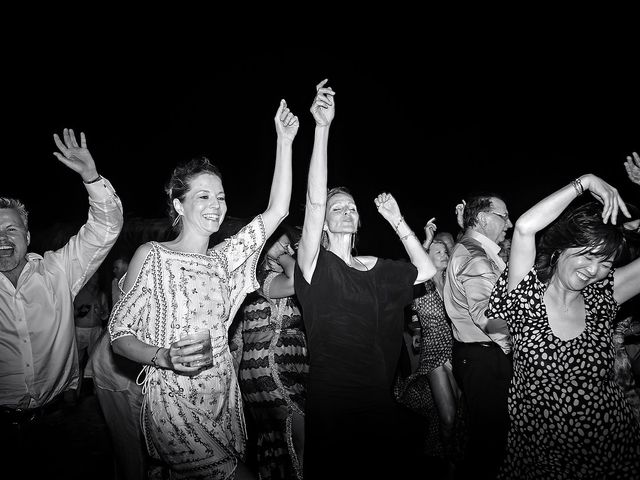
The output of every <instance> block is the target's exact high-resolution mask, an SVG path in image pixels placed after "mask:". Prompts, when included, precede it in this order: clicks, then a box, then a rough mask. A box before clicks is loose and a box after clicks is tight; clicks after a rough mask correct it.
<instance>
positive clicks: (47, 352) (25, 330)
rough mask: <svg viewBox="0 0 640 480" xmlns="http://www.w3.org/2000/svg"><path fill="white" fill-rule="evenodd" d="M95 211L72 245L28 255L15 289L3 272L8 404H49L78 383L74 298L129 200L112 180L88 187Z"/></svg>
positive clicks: (1, 334) (2, 363)
mask: <svg viewBox="0 0 640 480" xmlns="http://www.w3.org/2000/svg"><path fill="white" fill-rule="evenodd" d="M85 187H86V188H87V191H88V192H89V204H90V207H89V217H88V220H87V223H86V224H85V225H83V226H82V227H81V228H80V231H79V232H78V233H77V234H76V235H74V236H73V237H71V239H69V241H68V242H67V244H66V245H65V246H63V247H62V248H60V249H59V250H56V251H47V252H45V254H44V256H41V255H38V254H35V253H28V254H27V256H26V258H27V264H26V265H25V267H24V269H23V270H22V272H21V274H20V277H19V278H18V282H17V286H16V287H14V286H13V284H12V283H11V282H10V281H9V279H8V278H7V277H5V276H4V275H1V274H0V405H4V406H8V407H12V408H16V407H21V408H33V407H38V406H42V405H45V404H46V403H47V402H48V401H50V400H51V399H53V398H54V397H55V396H56V395H58V394H59V393H61V392H62V391H64V390H66V389H68V388H73V387H75V386H76V385H77V381H78V354H77V348H76V339H75V328H74V319H73V299H74V298H75V296H76V295H77V293H78V292H79V291H80V289H81V288H82V286H83V285H84V284H85V283H86V281H87V280H88V279H89V278H90V277H91V275H93V274H94V273H95V271H96V270H97V269H98V267H99V266H100V264H101V263H102V262H103V261H104V259H105V257H106V256H107V254H108V253H109V250H110V249H111V247H113V245H114V244H115V242H116V240H117V238H118V235H119V234H120V230H121V229H122V223H123V216H122V204H121V202H120V199H119V198H118V196H117V195H116V194H115V191H114V189H113V187H112V186H111V184H110V183H109V181H108V180H106V179H104V178H103V179H102V180H100V181H98V182H95V183H92V184H89V185H86V184H85Z"/></svg>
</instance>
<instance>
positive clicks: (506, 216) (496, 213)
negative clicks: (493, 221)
mask: <svg viewBox="0 0 640 480" xmlns="http://www.w3.org/2000/svg"><path fill="white" fill-rule="evenodd" d="M487 213H493V214H494V215H497V216H498V217H500V218H501V219H502V220H503V221H504V222H505V223H506V222H508V221H509V214H508V213H500V212H487Z"/></svg>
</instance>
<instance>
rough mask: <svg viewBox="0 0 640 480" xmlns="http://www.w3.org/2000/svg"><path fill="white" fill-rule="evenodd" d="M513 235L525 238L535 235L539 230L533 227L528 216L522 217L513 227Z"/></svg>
mask: <svg viewBox="0 0 640 480" xmlns="http://www.w3.org/2000/svg"><path fill="white" fill-rule="evenodd" d="M513 233H514V234H518V235H521V236H523V237H526V236H530V235H535V234H536V233H537V230H536V229H535V227H534V226H533V222H530V221H528V219H527V218H526V216H524V215H523V216H522V217H520V218H519V219H518V220H517V221H516V224H515V225H514V226H513Z"/></svg>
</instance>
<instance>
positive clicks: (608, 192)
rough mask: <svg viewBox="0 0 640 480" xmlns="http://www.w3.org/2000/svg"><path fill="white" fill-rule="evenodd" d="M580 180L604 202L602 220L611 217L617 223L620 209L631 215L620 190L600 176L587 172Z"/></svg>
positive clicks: (612, 221) (585, 187)
mask: <svg viewBox="0 0 640 480" xmlns="http://www.w3.org/2000/svg"><path fill="white" fill-rule="evenodd" d="M580 182H581V184H582V186H583V188H584V189H585V190H589V192H591V194H592V195H593V196H594V197H595V198H596V199H598V201H600V202H601V203H602V204H603V208H602V221H603V222H604V223H607V221H608V220H609V219H610V220H611V223H612V224H613V225H615V224H616V221H617V219H618V210H621V211H622V213H624V214H625V215H626V216H627V217H631V214H630V213H629V210H627V206H626V205H625V203H624V201H623V200H622V197H621V196H620V194H619V193H618V190H616V189H615V188H614V187H612V186H611V185H609V184H608V183H607V182H605V181H604V180H602V179H601V178H600V177H596V176H595V175H592V174H587V175H583V176H582V177H580Z"/></svg>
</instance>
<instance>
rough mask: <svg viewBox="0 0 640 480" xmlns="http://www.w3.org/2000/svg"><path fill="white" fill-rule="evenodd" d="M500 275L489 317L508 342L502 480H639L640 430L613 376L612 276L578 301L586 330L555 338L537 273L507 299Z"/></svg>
mask: <svg viewBox="0 0 640 480" xmlns="http://www.w3.org/2000/svg"><path fill="white" fill-rule="evenodd" d="M507 274H508V271H505V272H504V273H503V274H502V276H501V277H500V278H499V280H498V283H497V284H496V287H495V288H494V290H493V292H492V295H491V300H490V304H489V309H488V310H487V313H486V315H487V316H488V317H500V318H503V319H505V320H506V322H507V324H508V325H509V330H510V331H511V334H512V336H513V363H514V377H513V380H512V383H511V388H510V391H509V401H508V405H509V416H510V421H511V423H510V429H509V435H508V447H507V455H506V459H505V462H504V463H503V465H502V468H501V470H500V474H499V478H500V479H518V480H522V479H586V478H588V479H609V478H611V479H638V478H640V427H639V425H638V422H637V420H636V419H635V417H634V415H633V413H632V410H631V407H630V405H629V404H628V403H627V402H626V401H625V398H624V393H623V392H622V389H621V388H620V387H619V386H618V384H617V383H616V381H615V378H614V375H613V365H614V358H615V348H614V344H613V340H612V326H611V325H612V322H613V319H614V317H615V314H616V312H617V309H618V305H617V303H616V302H615V300H614V299H613V271H611V272H610V274H609V276H608V277H607V278H605V279H604V280H602V281H600V282H597V283H595V284H592V285H589V286H588V287H586V288H585V289H584V290H583V292H582V294H583V297H584V303H585V311H586V322H585V323H586V327H585V330H584V331H583V332H582V333H581V334H580V335H578V336H577V337H575V338H573V339H570V340H561V339H559V338H558V337H556V336H555V335H554V334H553V332H552V330H551V327H550V326H549V321H548V318H547V312H546V308H545V305H544V302H543V298H544V292H545V289H546V285H544V284H543V283H542V282H540V281H539V280H538V278H537V275H536V272H535V269H532V271H531V272H529V274H528V275H527V276H526V277H525V278H524V279H523V280H522V281H521V282H520V284H519V285H518V286H517V288H515V289H514V290H513V291H511V292H510V293H507V282H506V280H507Z"/></svg>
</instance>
